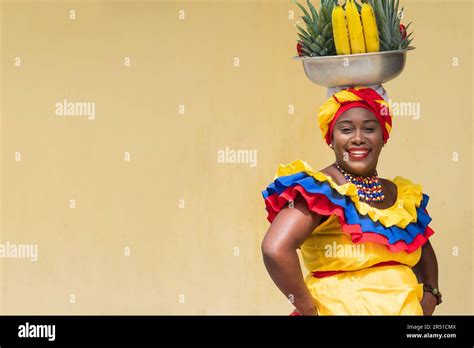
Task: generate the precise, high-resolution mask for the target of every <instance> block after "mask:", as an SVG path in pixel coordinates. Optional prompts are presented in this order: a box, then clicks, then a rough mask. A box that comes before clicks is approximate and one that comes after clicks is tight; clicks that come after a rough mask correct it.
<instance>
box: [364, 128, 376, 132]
mask: <svg viewBox="0 0 474 348" xmlns="http://www.w3.org/2000/svg"><path fill="white" fill-rule="evenodd" d="M365 130H366V131H367V132H373V131H375V129H374V128H366V129H365Z"/></svg>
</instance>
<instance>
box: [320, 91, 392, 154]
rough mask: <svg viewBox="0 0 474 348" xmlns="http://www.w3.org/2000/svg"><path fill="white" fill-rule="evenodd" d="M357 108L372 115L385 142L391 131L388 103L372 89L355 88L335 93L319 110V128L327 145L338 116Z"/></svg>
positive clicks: (330, 140) (329, 142)
mask: <svg viewBox="0 0 474 348" xmlns="http://www.w3.org/2000/svg"><path fill="white" fill-rule="evenodd" d="M357 107H359V108H365V109H367V110H369V111H370V112H372V113H373V114H374V116H375V117H376V118H377V120H378V121H379V123H380V125H381V126H382V133H383V141H384V143H386V142H387V140H388V138H389V136H390V131H391V130H392V115H391V111H390V107H389V105H388V103H387V102H386V101H385V100H384V99H383V98H382V97H381V96H380V94H378V93H377V92H376V91H375V90H373V89H372V88H367V87H355V88H348V89H344V90H342V91H340V92H337V93H336V94H334V95H333V96H332V97H331V98H329V99H328V100H327V101H326V102H325V103H324V104H323V106H321V108H320V109H319V114H318V123H319V128H321V131H322V133H323V139H324V140H326V143H327V144H328V145H329V144H331V142H332V132H333V129H334V125H335V124H336V120H337V119H338V118H339V116H341V115H342V114H343V113H344V112H345V111H347V110H349V109H352V108H357Z"/></svg>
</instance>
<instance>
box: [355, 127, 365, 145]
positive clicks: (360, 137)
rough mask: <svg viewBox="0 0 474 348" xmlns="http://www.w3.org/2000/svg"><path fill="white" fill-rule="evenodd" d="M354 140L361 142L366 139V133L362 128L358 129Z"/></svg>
mask: <svg viewBox="0 0 474 348" xmlns="http://www.w3.org/2000/svg"><path fill="white" fill-rule="evenodd" d="M352 140H353V141H354V142H355V143H357V144H360V143H361V142H363V141H364V134H363V132H362V129H356V131H355V134H354V138H353V139H352Z"/></svg>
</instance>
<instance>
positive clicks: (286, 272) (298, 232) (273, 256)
mask: <svg viewBox="0 0 474 348" xmlns="http://www.w3.org/2000/svg"><path fill="white" fill-rule="evenodd" d="M321 218H322V216H321V215H318V214H316V213H313V212H311V211H309V210H308V208H307V206H306V203H305V202H304V199H303V198H302V197H300V196H297V198H296V200H295V202H294V207H293V208H291V207H288V206H287V207H285V208H284V209H282V210H281V211H280V212H279V213H278V215H277V216H276V217H275V219H274V220H273V223H272V225H271V226H270V228H269V230H268V232H267V234H266V235H265V238H264V239H263V241H262V254H263V260H264V263H265V267H266V268H267V271H268V273H269V274H270V277H271V278H272V280H273V281H274V282H275V284H276V285H277V287H278V288H279V289H280V290H281V292H283V294H285V296H286V297H287V298H288V299H289V300H291V299H292V300H293V304H294V306H295V307H296V309H297V310H298V311H299V312H300V313H301V314H302V315H317V310H316V308H315V306H314V303H313V300H312V297H311V294H310V293H309V291H308V288H307V287H306V284H305V282H304V278H303V274H302V273H301V266H300V262H299V259H298V254H297V253H296V249H298V248H299V246H300V245H301V244H303V242H304V241H305V240H306V239H307V238H308V237H309V236H310V235H311V233H312V232H313V231H314V229H315V228H316V227H317V226H318V225H319V223H320V221H321Z"/></svg>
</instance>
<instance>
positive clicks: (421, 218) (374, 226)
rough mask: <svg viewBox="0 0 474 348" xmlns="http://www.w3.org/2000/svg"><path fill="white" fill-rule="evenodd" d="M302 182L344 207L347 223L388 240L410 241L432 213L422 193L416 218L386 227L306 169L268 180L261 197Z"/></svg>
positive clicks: (280, 191) (428, 221)
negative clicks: (402, 226)
mask: <svg viewBox="0 0 474 348" xmlns="http://www.w3.org/2000/svg"><path fill="white" fill-rule="evenodd" d="M297 185H299V186H302V187H303V188H304V189H305V191H306V192H308V193H313V194H315V193H318V194H323V195H325V196H326V197H327V198H328V199H329V200H330V201H331V202H332V203H333V204H335V205H338V206H340V207H341V208H343V209H344V216H345V220H346V223H348V224H350V225H360V227H361V230H362V232H375V233H377V234H380V235H383V236H385V237H386V238H387V240H388V242H389V243H390V244H395V243H396V242H398V241H400V240H402V241H404V242H405V243H407V244H410V243H412V242H413V240H414V239H415V237H416V236H417V235H419V234H424V232H425V229H426V227H427V226H428V224H429V223H430V222H431V220H432V219H431V217H430V216H429V215H428V214H427V213H426V212H425V208H426V206H427V205H428V201H429V196H428V195H426V194H423V195H422V196H423V199H422V201H421V202H420V206H419V207H417V208H416V211H417V221H416V222H412V223H409V224H408V225H407V226H406V227H405V229H402V228H400V227H398V226H395V225H394V226H390V227H385V226H384V225H382V224H381V223H380V222H378V221H373V220H372V219H371V218H370V216H366V215H361V214H360V213H359V212H358V210H357V208H356V206H355V204H354V202H353V201H352V199H351V198H350V197H348V196H345V195H342V194H340V193H339V192H337V191H336V190H335V189H333V188H332V187H331V186H330V184H329V183H328V182H327V181H323V182H320V181H318V180H316V179H315V178H314V177H312V176H310V175H308V174H307V173H305V172H299V173H296V174H292V175H287V176H282V177H279V178H277V179H276V180H275V181H274V182H273V183H271V184H270V185H269V186H268V187H267V189H266V190H264V191H262V195H263V198H264V199H266V198H267V197H268V196H270V195H273V194H277V195H280V194H281V193H282V192H283V191H285V190H286V189H287V188H288V187H292V186H297Z"/></svg>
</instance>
